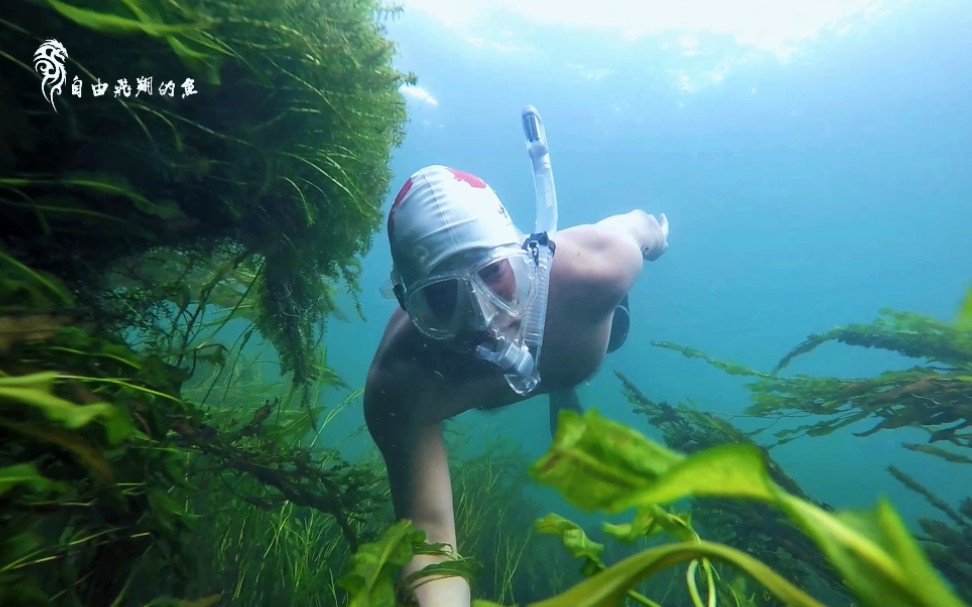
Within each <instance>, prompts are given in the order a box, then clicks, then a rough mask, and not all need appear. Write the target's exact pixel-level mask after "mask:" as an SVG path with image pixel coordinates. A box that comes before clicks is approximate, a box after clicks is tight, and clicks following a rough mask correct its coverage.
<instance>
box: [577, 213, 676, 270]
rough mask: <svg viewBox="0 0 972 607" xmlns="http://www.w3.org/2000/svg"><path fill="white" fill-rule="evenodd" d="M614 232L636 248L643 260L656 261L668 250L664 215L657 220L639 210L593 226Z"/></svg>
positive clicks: (666, 219) (612, 217)
mask: <svg viewBox="0 0 972 607" xmlns="http://www.w3.org/2000/svg"><path fill="white" fill-rule="evenodd" d="M594 225H595V226H597V227H600V228H604V229H606V230H610V231H612V232H614V233H615V234H616V235H617V237H618V238H622V239H626V240H628V241H629V242H631V243H633V244H634V245H635V246H637V247H638V250H639V251H641V256H642V258H644V259H645V260H648V261H654V260H655V259H658V258H659V257H660V256H661V254H662V253H664V252H665V249H667V248H668V218H667V217H666V216H665V214H664V213H662V214H661V215H659V216H658V217H657V218H656V217H655V216H654V215H649V214H648V213H645V212H644V211H642V210H641V209H635V210H633V211H631V212H630V213H623V214H621V215H612V216H611V217H607V218H605V219H602V220H601V221H599V222H597V223H596V224H594Z"/></svg>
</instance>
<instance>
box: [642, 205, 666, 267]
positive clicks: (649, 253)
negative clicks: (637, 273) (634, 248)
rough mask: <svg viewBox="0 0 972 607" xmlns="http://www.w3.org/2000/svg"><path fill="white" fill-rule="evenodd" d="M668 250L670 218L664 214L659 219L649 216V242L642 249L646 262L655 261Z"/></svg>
mask: <svg viewBox="0 0 972 607" xmlns="http://www.w3.org/2000/svg"><path fill="white" fill-rule="evenodd" d="M667 250H668V217H666V216H665V214H664V213H662V214H660V215H659V216H658V217H657V218H656V217H655V216H654V215H648V242H647V244H646V245H645V246H642V247H641V256H642V257H644V258H645V261H655V260H656V259H658V258H659V257H661V256H662V253H664V252H665V251H667Z"/></svg>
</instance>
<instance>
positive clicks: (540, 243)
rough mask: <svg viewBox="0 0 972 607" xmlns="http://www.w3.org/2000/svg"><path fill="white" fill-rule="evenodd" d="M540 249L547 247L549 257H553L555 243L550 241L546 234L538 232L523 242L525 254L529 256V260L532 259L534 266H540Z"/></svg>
mask: <svg viewBox="0 0 972 607" xmlns="http://www.w3.org/2000/svg"><path fill="white" fill-rule="evenodd" d="M540 247H547V248H548V249H550V256H551V257H553V255H554V253H556V252H557V243H555V242H554V241H552V240H550V237H549V236H548V235H547V233H546V232H538V233H536V234H531V235H530V236H529V237H528V238H527V239H526V240H525V241H523V248H524V249H525V250H526V252H527V253H529V254H530V258H531V259H533V263H534V265H538V266H539V265H540Z"/></svg>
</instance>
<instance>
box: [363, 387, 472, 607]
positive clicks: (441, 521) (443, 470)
mask: <svg viewBox="0 0 972 607" xmlns="http://www.w3.org/2000/svg"><path fill="white" fill-rule="evenodd" d="M369 384H370V385H369V386H368V387H367V389H366V390H365V419H366V421H367V424H368V430H369V431H370V432H371V435H372V437H373V438H374V440H375V443H376V444H377V445H378V447H379V448H380V449H381V453H382V455H383V456H384V459H385V464H386V467H387V469H388V480H389V484H390V485H391V491H392V501H393V502H394V506H395V516H396V518H398V519H403V518H405V519H409V520H411V521H412V522H413V523H414V524H415V525H416V526H417V527H418V528H420V529H422V530H423V531H425V533H426V541H427V542H429V543H444V544H448V545H449V546H450V547H451V548H452V549H453V550H455V546H456V527H455V517H454V516H453V504H452V484H451V481H450V478H449V463H448V457H447V454H446V449H445V443H444V441H443V438H442V424H441V423H439V422H436V423H429V422H428V421H427V420H422V419H420V415H416V414H415V413H417V412H419V411H421V410H422V407H421V406H420V404H419V403H416V402H414V399H413V398H410V397H409V396H407V395H398V396H399V397H397V398H396V396H395V395H394V394H391V393H388V392H385V391H384V390H382V389H381V387H380V384H381V382H371V381H369ZM448 558H449V557H447V556H440V555H417V556H415V557H414V558H413V559H412V561H411V562H410V563H409V564H408V565H407V566H406V567H405V570H404V571H403V572H402V575H403V576H407V575H409V574H410V573H412V572H414V571H417V570H419V569H422V568H423V567H425V566H426V565H430V564H432V563H437V562H442V561H444V560H447V559H448ZM413 588H414V591H415V595H416V598H417V599H418V601H419V605H421V607H440V606H441V607H468V606H469V604H470V590H469V584H468V582H466V580H465V579H463V578H461V577H434V576H433V577H425V578H422V579H421V580H419V581H418V582H416V584H415V585H414V586H413Z"/></svg>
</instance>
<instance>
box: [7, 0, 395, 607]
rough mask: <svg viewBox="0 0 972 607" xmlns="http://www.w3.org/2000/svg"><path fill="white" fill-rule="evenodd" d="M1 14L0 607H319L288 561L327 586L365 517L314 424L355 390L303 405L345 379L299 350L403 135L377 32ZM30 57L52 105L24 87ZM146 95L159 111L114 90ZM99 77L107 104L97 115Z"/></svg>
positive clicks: (317, 350) (165, 16) (282, 8)
mask: <svg viewBox="0 0 972 607" xmlns="http://www.w3.org/2000/svg"><path fill="white" fill-rule="evenodd" d="M4 9H5V10H4V14H3V16H2V18H0V65H3V74H4V77H3V78H2V79H0V108H2V111H0V133H2V137H0V445H2V446H0V603H2V604H4V605H86V606H92V607H94V606H98V605H105V606H107V605H138V604H141V605H147V604H151V605H198V606H203V605H212V604H216V603H218V602H220V601H225V602H227V603H230V604H232V603H233V602H234V601H236V602H240V604H254V603H252V602H251V601H252V600H256V601H257V602H259V601H260V600H261V599H263V598H268V599H279V598H281V596H283V595H282V594H281V590H282V589H285V592H287V593H289V594H290V599H291V600H300V599H301V598H307V597H308V596H311V597H313V598H314V600H316V601H321V602H320V603H318V604H328V603H327V602H326V600H325V599H326V592H327V591H328V590H327V589H328V588H330V592H331V593H333V592H334V586H333V584H330V585H328V584H327V583H326V580H323V579H321V578H320V577H319V576H317V575H316V573H317V572H315V575H314V576H313V579H312V580H311V583H307V581H308V578H309V576H305V575H304V574H305V573H306V572H307V570H306V569H304V568H301V567H300V566H294V567H290V566H284V564H285V563H288V562H289V561H288V560H287V559H291V558H294V557H295V555H296V554H298V553H299V550H297V548H298V547H300V546H303V547H304V548H305V552H304V555H305V556H306V558H308V559H309V558H311V556H321V555H324V557H325V560H326V559H327V558H331V557H333V559H332V560H331V561H330V562H331V563H332V566H333V567H338V566H340V562H341V561H340V558H341V557H340V554H339V553H342V552H343V553H344V554H347V553H350V552H352V551H354V549H355V548H356V547H357V545H358V543H359V537H360V536H362V534H364V536H365V539H367V538H368V537H369V536H368V531H367V529H366V525H365V524H364V522H363V520H364V519H366V518H367V517H369V516H370V515H372V513H373V512H374V511H375V509H377V508H379V507H380V506H381V504H383V503H385V501H386V500H385V496H384V495H383V493H382V491H383V490H382V488H381V486H380V482H379V480H380V469H379V468H378V467H377V466H374V465H369V464H368V463H355V464H352V463H349V462H347V461H344V460H343V459H342V458H341V457H340V455H339V454H338V453H337V452H336V450H334V449H332V448H330V446H329V445H327V444H323V441H319V440H318V438H319V436H318V435H317V434H313V433H312V434H310V435H308V431H309V430H310V429H312V428H313V427H314V425H315V423H318V424H319V426H318V430H321V429H322V426H321V425H320V423H321V422H322V421H323V422H325V423H326V421H327V420H328V419H330V418H329V417H327V416H328V415H330V414H333V413H334V411H336V410H340V408H341V407H342V406H346V405H347V404H348V403H349V402H352V401H353V398H354V396H355V395H354V393H352V394H351V395H349V396H348V398H347V399H346V400H345V401H344V402H342V403H336V404H335V406H334V407H331V408H330V409H325V408H324V407H322V406H321V404H320V403H318V396H319V390H320V388H322V387H325V386H328V385H339V384H340V380H339V378H337V377H336V376H335V375H334V373H333V371H331V370H330V369H329V368H328V366H327V362H326V350H325V349H324V348H322V347H320V344H321V340H322V337H323V335H324V330H325V328H326V325H325V322H326V319H327V318H328V315H329V314H331V313H332V312H334V304H333V297H332V295H333V293H334V290H335V289H348V290H349V291H350V292H351V293H355V290H356V289H357V284H356V281H357V271H358V270H357V267H358V266H357V263H358V261H357V260H358V257H359V256H360V254H361V253H363V252H365V251H366V250H367V249H368V248H369V246H370V243H371V238H372V236H373V234H374V233H375V231H376V230H377V229H378V226H379V225H380V219H381V211H380V207H381V204H382V202H383V198H384V195H385V194H386V192H387V187H388V181H389V178H390V170H389V167H388V160H389V157H390V153H391V149H392V148H393V147H394V146H395V145H397V144H398V143H399V142H400V141H401V137H402V126H403V122H404V120H405V109H404V102H403V99H402V98H401V96H400V94H399V92H398V88H399V86H400V85H401V84H402V83H404V82H407V81H409V80H410V78H411V77H410V76H409V75H407V74H402V73H399V72H398V71H396V70H395V69H394V68H393V67H392V66H391V57H392V54H393V51H394V49H393V46H392V44H391V43H390V42H389V41H388V40H387V39H386V38H385V36H384V34H383V29H382V23H383V20H384V19H387V18H388V17H389V16H390V15H391V13H388V12H387V11H385V10H384V9H383V8H382V7H381V6H379V5H378V4H376V3H374V2H370V1H367V0H347V1H341V0H335V1H317V0H287V1H284V2H276V3H270V2H258V1H256V0H250V1H247V0H239V1H229V0H227V1H219V0H216V1H202V0H100V1H99V0H91V1H72V2H67V1H61V0H39V1H17V2H8V3H5V5H4ZM49 41H57V44H58V45H59V46H60V47H61V48H62V49H63V53H62V55H63V56H62V57H61V59H63V64H64V65H63V67H64V76H65V78H64V84H65V87H64V88H63V89H62V90H61V91H60V94H57V93H56V92H52V89H51V88H50V87H49V86H47V85H48V83H47V81H46V80H45V78H43V77H42V76H44V74H43V70H40V69H39V68H38V69H35V67H36V66H35V62H36V56H35V53H36V52H37V51H38V49H39V48H40V47H43V46H44V45H51V44H53V43H51V42H49ZM75 77H77V78H78V79H80V80H81V81H83V86H82V88H81V89H80V90H81V93H82V94H81V97H80V98H78V97H76V96H74V95H72V94H70V91H71V90H72V83H73V81H74V78H75ZM142 77H151V78H153V80H154V84H155V90H154V92H153V94H151V95H149V94H148V92H147V91H143V92H142V94H136V90H135V89H136V82H137V79H138V78H142ZM122 78H124V79H127V81H128V83H130V84H131V90H130V91H127V92H126V91H124V90H119V93H118V94H117V95H116V94H114V92H113V90H112V89H113V88H114V86H115V83H116V81H117V79H122ZM188 79H192V81H193V83H194V89H195V91H196V93H195V94H194V95H190V96H187V97H182V96H181V95H180V94H179V93H181V92H182V90H181V88H178V87H179V84H181V83H183V82H186V81H187V80H188ZM169 80H171V81H173V82H174V83H176V84H175V86H176V87H177V88H176V91H177V92H176V94H174V95H173V96H171V97H170V96H167V95H161V94H160V91H159V89H158V87H159V85H160V84H162V83H163V82H164V81H169ZM99 81H100V82H102V83H110V84H111V85H112V86H110V87H108V90H107V92H106V94H104V95H103V96H100V97H95V96H93V94H92V92H91V89H90V86H91V85H92V84H95V83H97V82H99ZM46 86H47V88H45V87H46ZM52 104H53V106H52ZM241 327H242V329H241ZM260 341H265V342H269V344H270V346H271V348H270V350H271V352H270V354H269V356H267V357H266V358H268V359H270V360H272V361H276V362H278V363H279V364H280V373H270V374H267V375H269V376H270V377H269V378H267V377H264V376H261V374H260V373H254V372H253V368H252V367H251V366H250V365H249V364H248V360H247V356H249V354H248V352H250V353H252V350H253V346H254V344H256V343H257V342H260ZM248 344H249V345H248ZM264 362H266V361H264ZM298 404H300V405H303V406H302V407H300V406H297V405H298ZM281 530H285V532H286V533H287V534H291V535H292V536H293V538H294V541H292V542H290V543H289V544H288V545H287V546H283V545H281V546H280V548H285V547H286V548H288V549H290V550H289V551H284V550H281V552H279V553H274V554H275V556H277V557H278V558H276V559H271V560H270V561H269V562H266V561H264V560H261V559H260V558H259V556H260V555H258V554H257V553H256V552H254V551H253V548H254V546H261V548H260V552H262V553H263V556H266V555H267V554H268V553H269V550H270V549H269V548H268V547H267V545H266V544H265V543H263V544H261V542H265V541H266V540H267V539H268V538H270V540H271V545H272V543H273V538H274V537H277V536H278V535H279V533H281ZM234 533H235V534H243V533H251V534H252V538H251V537H248V538H247V540H248V541H246V542H241V543H233V542H231V541H230V538H231V537H232V536H233V534H234ZM298 538H299V539H300V542H298V541H297V539H298ZM250 540H251V541H250ZM197 542H199V543H197ZM243 545H246V546H248V547H249V550H246V551H245V550H242V549H241V546H243ZM308 546H319V547H320V550H319V551H310V550H306V549H307V547H308ZM328 547H330V552H328ZM327 555H331V556H327ZM239 558H242V559H243V560H242V561H240V560H238V559H239ZM304 562H305V563H306V562H308V561H306V560H305V561H304ZM210 567H211V568H212V569H209V568H210ZM273 567H277V570H276V572H275V573H276V575H277V577H276V578H271V577H270V576H269V575H268V574H267V572H268V571H269V570H271V569H273ZM302 582H303V585H301V583H302ZM295 584H296V585H301V587H302V588H305V589H306V590H307V591H308V593H307V594H303V595H302V594H301V593H300V592H298V591H296V590H294V586H295ZM301 604H310V603H307V602H304V603H301Z"/></svg>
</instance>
